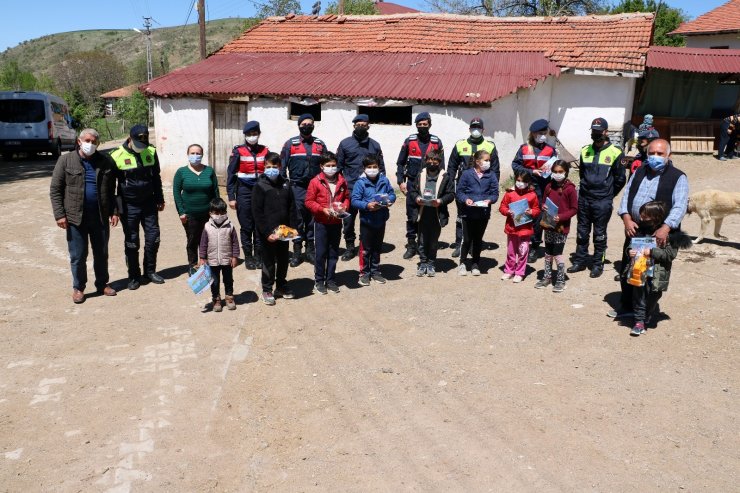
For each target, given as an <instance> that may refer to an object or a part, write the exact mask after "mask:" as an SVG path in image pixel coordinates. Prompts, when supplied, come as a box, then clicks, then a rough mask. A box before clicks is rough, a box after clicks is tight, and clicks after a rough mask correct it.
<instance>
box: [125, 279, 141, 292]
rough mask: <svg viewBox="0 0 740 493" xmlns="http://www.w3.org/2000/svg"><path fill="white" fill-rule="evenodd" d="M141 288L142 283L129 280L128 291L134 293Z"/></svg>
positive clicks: (136, 280)
mask: <svg viewBox="0 0 740 493" xmlns="http://www.w3.org/2000/svg"><path fill="white" fill-rule="evenodd" d="M140 286H141V283H140V282H139V280H138V279H129V280H128V289H129V290H130V291H134V290H136V289H139V287H140Z"/></svg>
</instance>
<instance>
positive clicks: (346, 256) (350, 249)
mask: <svg viewBox="0 0 740 493" xmlns="http://www.w3.org/2000/svg"><path fill="white" fill-rule="evenodd" d="M355 255H357V248H356V247H355V242H354V241H348V242H347V248H346V249H345V250H344V253H343V254H342V260H343V261H344V262H347V261H348V260H352V259H353V258H355Z"/></svg>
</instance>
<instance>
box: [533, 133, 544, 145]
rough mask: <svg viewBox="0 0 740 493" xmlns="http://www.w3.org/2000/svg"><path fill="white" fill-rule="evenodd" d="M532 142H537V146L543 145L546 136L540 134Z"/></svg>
mask: <svg viewBox="0 0 740 493" xmlns="http://www.w3.org/2000/svg"><path fill="white" fill-rule="evenodd" d="M534 140H535V142H537V143H538V144H544V143H545V142H547V135H545V134H540V135H538V136H537V137H536V138H535V139H534Z"/></svg>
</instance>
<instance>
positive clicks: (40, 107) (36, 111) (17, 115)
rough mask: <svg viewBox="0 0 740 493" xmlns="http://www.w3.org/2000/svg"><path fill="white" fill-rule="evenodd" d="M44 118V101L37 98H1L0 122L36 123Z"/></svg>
mask: <svg viewBox="0 0 740 493" xmlns="http://www.w3.org/2000/svg"><path fill="white" fill-rule="evenodd" d="M44 120H46V112H45V111H44V102H43V101H41V100H39V99H1V100H0V122H5V123H38V122H43V121H44Z"/></svg>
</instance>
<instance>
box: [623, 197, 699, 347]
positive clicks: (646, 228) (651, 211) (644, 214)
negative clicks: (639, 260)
mask: <svg viewBox="0 0 740 493" xmlns="http://www.w3.org/2000/svg"><path fill="white" fill-rule="evenodd" d="M667 212H668V211H667V207H666V205H665V203H663V202H661V201H657V200H654V201H652V202H646V203H645V204H643V205H642V207H640V223H639V227H638V229H637V234H636V235H635V236H638V237H639V236H654V235H655V231H656V230H657V229H658V228H659V227H660V226H661V225H662V224H663V221H664V220H665V218H666V215H667ZM689 245H691V242H690V240H689V238H688V236H686V234H685V233H683V232H681V230H673V231H671V232H670V233H669V234H668V241H667V242H666V245H665V246H664V247H657V246H656V247H654V248H651V249H647V248H646V249H644V250H643V252H642V254H643V255H644V256H646V257H648V258H651V259H652V261H653V263H654V266H653V272H652V277H649V278H648V279H647V281H646V282H645V285H644V286H632V285H630V284H627V283H623V285H624V287H625V288H626V289H631V290H632V307H633V310H634V314H635V315H634V317H635V322H634V326H633V327H632V331H631V332H630V335H632V336H639V335H642V334H644V333H645V324H646V323H647V322H648V321H649V320H650V317H651V316H653V314H654V312H655V309H656V307H657V306H658V300H660V298H661V296H662V295H663V291H665V290H667V289H668V281H669V280H670V276H671V267H672V264H673V259H675V258H676V255H678V249H679V248H685V247H687V246H689ZM638 253H639V252H636V251H635V250H632V249H631V248H629V247H627V255H628V256H629V258H630V259H633V258H635V256H636V255H637V254H638ZM631 263H632V262H627V265H625V268H624V271H623V273H622V275H623V276H626V277H627V278H629V276H630V274H631V273H630V264H631Z"/></svg>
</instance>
